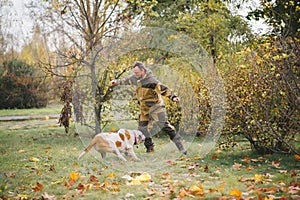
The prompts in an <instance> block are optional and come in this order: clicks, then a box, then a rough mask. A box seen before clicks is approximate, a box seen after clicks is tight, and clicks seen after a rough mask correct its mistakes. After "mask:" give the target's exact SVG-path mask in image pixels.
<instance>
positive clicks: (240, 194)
mask: <svg viewBox="0 0 300 200" xmlns="http://www.w3.org/2000/svg"><path fill="white" fill-rule="evenodd" d="M229 194H230V195H232V196H235V197H241V196H242V192H241V191H239V190H238V189H234V190H231V191H230V192H229Z"/></svg>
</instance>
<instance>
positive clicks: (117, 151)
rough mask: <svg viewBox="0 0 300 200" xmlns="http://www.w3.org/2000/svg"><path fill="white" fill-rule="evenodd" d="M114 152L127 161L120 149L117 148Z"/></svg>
mask: <svg viewBox="0 0 300 200" xmlns="http://www.w3.org/2000/svg"><path fill="white" fill-rule="evenodd" d="M114 153H115V154H116V155H117V156H118V158H120V159H121V160H123V161H125V162H126V161H127V160H126V158H124V156H122V154H121V153H120V151H119V149H115V151H114Z"/></svg>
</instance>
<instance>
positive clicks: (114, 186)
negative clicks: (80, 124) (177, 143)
mask: <svg viewBox="0 0 300 200" xmlns="http://www.w3.org/2000/svg"><path fill="white" fill-rule="evenodd" d="M17 123H21V122H16V123H15V124H14V125H15V126H14V128H2V129H0V141H1V144H0V153H1V157H0V199H1V198H2V199H43V198H44V199H55V198H57V199H199V198H204V199H219V198H221V197H222V198H223V199H237V198H240V199H259V198H260V199H263V198H265V199H275V198H283V197H286V198H287V199H297V198H298V199H299V195H300V194H299V190H300V189H299V188H300V183H299V182H300V181H299V178H300V174H299V173H300V171H299V169H300V161H298V160H297V159H295V157H294V155H289V156H288V155H268V156H264V157H262V156H259V155H256V154H255V153H253V152H251V150H250V149H249V147H248V146H247V144H241V145H240V146H238V147H236V148H235V149H233V150H230V151H223V150H220V149H218V148H216V147H214V143H211V142H205V143H204V142H202V141H200V140H199V139H195V140H194V141H190V142H186V145H187V146H189V154H188V156H180V155H179V154H178V153H177V151H176V149H175V147H174V145H173V144H172V143H170V142H169V141H168V139H167V138H155V143H156V152H155V153H153V154H146V153H144V151H145V149H144V147H143V145H140V147H139V148H135V151H136V153H137V155H138V157H139V158H140V159H141V161H138V162H133V161H129V162H128V163H124V162H120V161H119V160H118V159H117V158H116V156H115V155H112V154H109V155H108V156H107V159H106V161H105V162H104V161H103V160H101V159H100V158H99V156H100V154H98V153H97V152H94V151H91V152H90V153H89V154H87V155H86V156H85V157H83V158H82V159H81V160H80V161H78V160H77V157H78V155H79V154H80V153H81V152H82V150H83V149H84V147H85V145H86V143H87V142H88V141H89V137H88V136H87V135H84V134H81V135H80V136H76V137H75V136H73V134H69V135H66V134H65V133H64V129H63V128H62V127H57V126H56V125H49V124H48V123H44V125H41V124H38V125H36V124H34V123H33V124H32V125H31V126H26V127H24V126H21V125H20V126H18V124H17ZM22 123H24V122H22ZM71 131H73V133H74V130H71Z"/></svg>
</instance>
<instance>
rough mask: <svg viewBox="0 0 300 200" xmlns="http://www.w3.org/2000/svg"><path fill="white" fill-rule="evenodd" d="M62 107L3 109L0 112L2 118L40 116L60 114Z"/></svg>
mask: <svg viewBox="0 0 300 200" xmlns="http://www.w3.org/2000/svg"><path fill="white" fill-rule="evenodd" d="M61 109H62V105H49V106H48V107H45V108H32V109H3V110H0V116H21V115H39V114H59V113H60V111H61Z"/></svg>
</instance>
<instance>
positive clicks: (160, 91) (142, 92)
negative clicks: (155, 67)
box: [118, 68, 176, 110]
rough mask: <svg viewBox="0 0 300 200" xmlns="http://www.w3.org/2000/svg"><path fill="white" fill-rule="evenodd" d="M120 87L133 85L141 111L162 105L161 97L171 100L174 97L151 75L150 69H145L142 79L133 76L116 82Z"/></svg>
mask: <svg viewBox="0 0 300 200" xmlns="http://www.w3.org/2000/svg"><path fill="white" fill-rule="evenodd" d="M118 84H120V85H135V86H136V96H137V99H138V101H139V104H140V107H141V109H142V110H144V109H147V108H150V107H152V106H153V105H164V102H163V99H162V96H166V97H168V98H170V99H171V100H172V99H173V98H174V97H176V95H174V93H173V92H172V91H171V90H170V89H169V88H168V87H167V86H165V85H163V84H162V83H160V82H159V81H158V80H157V78H156V77H155V76H154V75H153V73H152V71H151V70H150V69H147V68H146V74H145V76H144V77H143V78H141V79H137V78H136V77H135V76H134V74H132V75H129V76H127V77H125V78H123V79H120V80H118Z"/></svg>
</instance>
